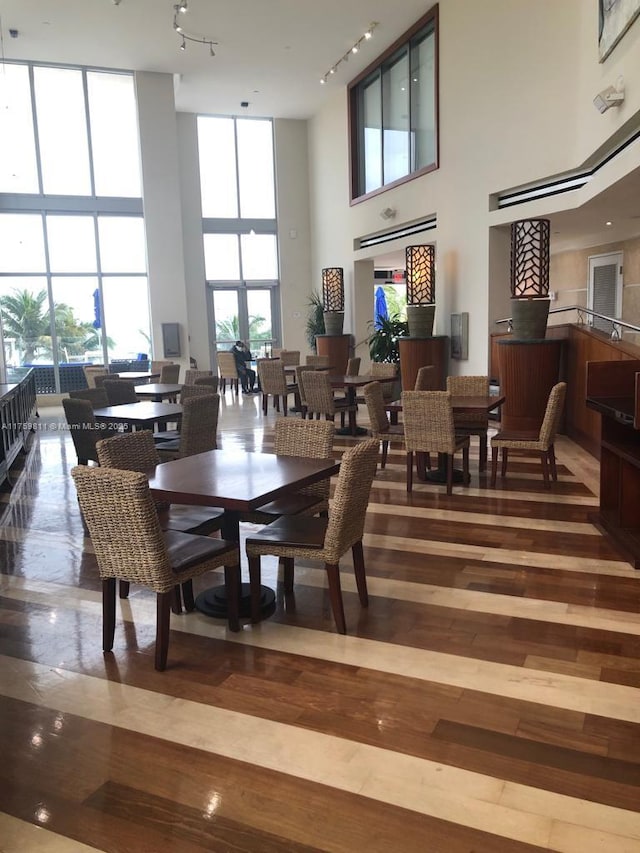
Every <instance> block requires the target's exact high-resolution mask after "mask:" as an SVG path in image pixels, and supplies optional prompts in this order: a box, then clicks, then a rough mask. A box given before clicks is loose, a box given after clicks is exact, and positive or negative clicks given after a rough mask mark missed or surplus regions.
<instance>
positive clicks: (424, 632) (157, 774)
mask: <svg viewBox="0 0 640 853" xmlns="http://www.w3.org/2000/svg"><path fill="white" fill-rule="evenodd" d="M360 416H362V409H361V412H360V415H359V417H360ZM58 419H59V410H46V409H45V410H43V411H42V417H41V426H40V429H39V430H38V432H37V434H36V435H35V436H34V439H33V442H32V445H31V448H30V450H29V453H28V454H27V455H26V456H25V457H24V458H21V460H20V464H19V466H18V467H17V468H16V470H15V476H14V486H13V489H12V490H5V491H4V492H3V493H0V566H1V568H2V575H1V576H0V585H1V586H0V748H1V750H2V756H3V760H2V761H1V762H0V812H1V813H0V851H3V853H6V851H35V850H38V851H40V850H43V851H56V852H57V851H65V853H66V851H76V850H78V851H85V850H91V849H93V850H95V849H97V850H103V851H113V853H115V851H118V853H120V851H136V853H137V851H158V853H160V852H161V851H181V852H182V851H184V853H190V851H201V850H214V851H258V853H262V851H265V853H271V851H317V850H323V851H336V853H360V851H367V853H368V851H384V853H404V851H429V853H471V851H474V853H501V852H502V851H514V853H515V851H534V850H555V851H567V853H569V851H570V853H592V851H598V853H618V851H620V853H622V851H624V853H627V851H640V702H639V701H638V699H639V696H640V694H639V692H638V688H639V687H640V586H639V585H638V578H637V575H636V573H635V572H634V570H633V569H631V567H630V566H629V564H628V563H627V562H625V560H624V557H623V555H622V554H621V553H619V552H618V551H617V550H616V548H615V546H614V545H612V544H611V543H610V542H609V541H608V540H607V539H606V538H604V537H603V536H601V534H600V533H599V532H598V531H597V530H596V529H595V528H594V527H593V526H592V525H591V524H590V523H589V514H590V512H592V511H593V508H594V507H595V506H597V494H596V492H597V481H598V466H597V462H596V461H595V460H593V459H592V458H591V457H590V456H588V455H587V454H585V453H583V452H582V451H581V450H580V449H579V448H578V447H576V446H575V445H573V444H572V443H571V442H570V441H568V440H567V439H562V438H561V439H560V441H559V443H558V448H557V450H558V458H559V482H558V483H557V484H555V485H554V486H553V488H552V490H551V492H547V491H545V490H544V489H543V488H542V478H541V476H540V471H539V462H537V461H536V460H534V459H533V458H526V457H519V458H518V457H516V458H514V459H513V461H512V462H511V463H510V467H509V474H508V477H507V478H506V479H505V480H501V479H500V478H499V480H498V487H497V488H496V489H495V490H492V489H490V488H489V487H488V479H487V478H486V477H485V476H479V475H478V471H477V456H478V448H477V445H475V444H474V443H473V442H474V440H472V480H471V483H470V485H469V487H462V486H456V487H455V488H454V494H453V495H452V496H451V497H447V496H446V494H445V493H444V486H433V485H423V484H420V483H418V484H417V485H416V486H415V488H414V492H413V494H412V495H410V496H409V495H407V493H406V490H405V485H404V476H405V474H404V471H405V469H404V455H403V453H402V452H401V449H400V448H399V447H394V448H393V449H392V452H391V453H390V457H389V464H388V466H387V468H386V469H385V471H380V470H379V471H378V473H377V476H376V479H375V481H374V486H373V489H372V493H371V502H370V508H369V512H368V516H367V522H366V532H365V557H366V563H367V575H368V583H369V594H370V605H369V608H368V609H366V610H363V609H362V608H361V607H360V605H359V601H358V596H357V591H356V588H355V583H354V580H353V572H352V564H351V561H350V558H349V557H345V559H344V561H343V563H342V566H341V569H342V583H343V590H344V600H345V612H346V618H347V627H348V630H349V634H348V635H347V636H346V637H344V636H340V635H338V634H336V633H335V630H334V625H333V620H332V616H331V609H330V604H329V599H328V593H327V586H326V581H325V577H324V572H323V570H322V567H321V566H320V565H319V564H313V563H311V562H306V561H302V562H300V564H299V565H297V566H296V583H295V593H294V595H293V596H287V597H286V598H285V596H284V593H283V591H282V584H281V582H280V580H281V579H280V578H279V575H278V566H277V562H276V561H275V560H273V559H264V560H263V582H264V583H266V584H267V585H269V586H272V587H273V588H275V589H276V592H277V597H276V602H277V607H276V612H275V614H274V615H273V616H272V617H271V618H270V619H268V620H267V621H265V622H263V623H261V624H260V625H257V626H251V625H249V624H246V625H244V626H243V630H242V631H241V632H240V633H239V634H231V633H229V632H228V631H227V630H226V627H225V624H224V623H223V622H221V621H219V620H215V619H209V618H207V617H205V616H202V615H201V614H198V613H192V614H185V615H182V616H172V624H171V627H172V632H171V644H170V648H169V666H168V669H167V670H166V672H164V673H157V672H156V671H155V670H154V668H153V642H154V631H155V601H154V597H153V596H152V594H151V593H149V592H147V591H146V590H144V589H132V591H131V595H130V598H129V600H128V601H124V602H119V603H118V608H119V611H118V625H117V629H116V639H115V645H114V651H113V654H108V655H103V653H102V651H101V604H100V582H99V579H98V574H97V569H96V565H95V558H94V556H93V552H92V549H91V543H90V541H89V540H86V539H84V538H83V532H82V525H81V522H80V518H79V514H78V509H77V502H76V497H75V491H74V488H73V483H72V481H71V479H70V477H69V470H70V468H71V467H72V466H73V464H75V454H74V451H73V447H72V443H71V440H70V438H69V436H68V435H67V434H66V432H65V431H64V430H60V429H58V428H57V423H58ZM362 420H363V421H364V420H365V419H364V418H362ZM273 422H274V416H273V415H271V414H270V415H269V417H268V418H267V419H264V418H263V417H262V414H261V412H260V408H259V400H258V399H256V398H249V397H247V398H246V399H243V398H241V399H240V401H237V400H236V398H235V396H233V395H232V394H231V393H230V392H227V395H226V397H225V398H224V399H223V403H222V412H221V423H220V429H221V441H220V444H221V446H222V447H223V448H232V447H238V446H240V447H244V448H247V449H265V450H271V449H272V446H273ZM352 442H353V439H350V438H336V442H335V448H336V455H339V454H340V453H341V452H342V451H343V450H344V449H346V448H347V447H349V446H350V445H351V444H352ZM243 527H244V526H243ZM250 529H253V528H251V527H250V526H246V530H250ZM245 532H246V531H245ZM217 583H222V577H221V576H220V574H218V573H216V574H214V575H212V576H209V577H207V578H206V579H203V580H202V581H201V582H200V586H201V587H205V586H210V585H213V584H217Z"/></svg>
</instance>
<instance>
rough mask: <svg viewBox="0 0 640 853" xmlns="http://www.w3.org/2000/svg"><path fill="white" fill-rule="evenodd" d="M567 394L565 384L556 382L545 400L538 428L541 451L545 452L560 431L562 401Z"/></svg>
mask: <svg viewBox="0 0 640 853" xmlns="http://www.w3.org/2000/svg"><path fill="white" fill-rule="evenodd" d="M566 394H567V383H566V382H558V383H557V384H556V385H554V386H553V388H552V389H551V391H550V393H549V399H548V400H547V408H546V409H545V413H544V418H543V420H542V426H541V427H540V436H539V441H540V444H541V445H542V449H543V450H547V449H548V448H549V447H550V446H551V445H552V444H553V443H554V441H555V440H556V434H557V432H558V430H559V429H560V423H561V421H562V412H563V409H564V401H565V397H566Z"/></svg>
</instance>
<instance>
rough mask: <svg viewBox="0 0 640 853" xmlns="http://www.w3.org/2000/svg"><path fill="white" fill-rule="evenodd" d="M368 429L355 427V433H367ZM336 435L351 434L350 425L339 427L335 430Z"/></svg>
mask: <svg viewBox="0 0 640 853" xmlns="http://www.w3.org/2000/svg"><path fill="white" fill-rule="evenodd" d="M367 432H368V430H366V429H365V428H364V427H356V435H367ZM336 435H353V431H352V429H351V427H348V426H346V427H339V428H338V429H337V430H336Z"/></svg>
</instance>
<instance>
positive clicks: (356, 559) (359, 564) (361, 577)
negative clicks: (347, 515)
mask: <svg viewBox="0 0 640 853" xmlns="http://www.w3.org/2000/svg"><path fill="white" fill-rule="evenodd" d="M351 553H352V555H353V571H354V574H355V576H356V586H357V587H358V596H359V597H360V604H361V605H362V606H363V607H368V606H369V593H368V592H367V575H366V572H365V567H364V550H363V548H362V539H361V540H360V541H359V542H356V544H355V545H353V546H352V547H351Z"/></svg>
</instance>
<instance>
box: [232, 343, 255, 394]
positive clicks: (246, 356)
mask: <svg viewBox="0 0 640 853" xmlns="http://www.w3.org/2000/svg"><path fill="white" fill-rule="evenodd" d="M231 352H232V353H233V357H234V358H235V360H236V370H237V371H238V376H239V378H240V382H241V384H242V390H243V391H244V392H245V393H247V394H253V393H254V387H253V386H254V385H255V381H256V372H255V370H252V369H251V368H250V367H247V365H248V364H249V362H251V359H252V355H251V353H250V352H249V349H248V347H247V345H246V344H245V343H244V341H236V342H235V344H234V345H233V346H232V347H231Z"/></svg>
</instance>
